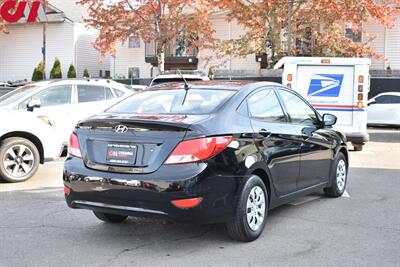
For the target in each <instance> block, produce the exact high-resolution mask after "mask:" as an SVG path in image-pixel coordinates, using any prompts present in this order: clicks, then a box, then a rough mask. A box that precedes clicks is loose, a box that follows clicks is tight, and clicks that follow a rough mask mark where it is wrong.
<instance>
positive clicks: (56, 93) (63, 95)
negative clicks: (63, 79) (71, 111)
mask: <svg viewBox="0 0 400 267" xmlns="http://www.w3.org/2000/svg"><path fill="white" fill-rule="evenodd" d="M71 88H72V87H71V86H70V85H59V86H54V87H50V88H48V89H45V90H43V91H41V92H40V93H38V94H36V95H34V96H33V97H32V99H39V100H40V104H41V106H42V107H49V106H56V105H67V104H71V93H72V89H71ZM25 102H26V103H25V106H22V107H21V105H20V107H19V108H26V104H27V102H29V100H27V101H25Z"/></svg>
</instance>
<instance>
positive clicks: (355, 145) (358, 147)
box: [353, 143, 364, 151]
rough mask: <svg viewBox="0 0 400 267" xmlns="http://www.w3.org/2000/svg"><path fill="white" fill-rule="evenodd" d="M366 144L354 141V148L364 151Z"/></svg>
mask: <svg viewBox="0 0 400 267" xmlns="http://www.w3.org/2000/svg"><path fill="white" fill-rule="evenodd" d="M363 147H364V144H358V143H353V150H354V151H362V150H363Z"/></svg>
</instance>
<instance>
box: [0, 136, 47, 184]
mask: <svg viewBox="0 0 400 267" xmlns="http://www.w3.org/2000/svg"><path fill="white" fill-rule="evenodd" d="M39 162H40V155H39V151H38V149H37V148H36V146H35V145H34V144H33V143H32V142H31V141H29V140H27V139H25V138H20V137H11V138H7V139H5V140H3V141H2V142H1V144H0V177H1V178H3V179H4V180H5V181H7V182H10V183H17V182H23V181H26V180H28V179H29V178H31V177H32V176H33V175H34V174H35V173H36V171H37V169H38V167H39Z"/></svg>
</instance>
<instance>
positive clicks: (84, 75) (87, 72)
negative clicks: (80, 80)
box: [83, 68, 90, 78]
mask: <svg viewBox="0 0 400 267" xmlns="http://www.w3.org/2000/svg"><path fill="white" fill-rule="evenodd" d="M83 77H84V78H90V73H89V70H88V69H87V68H86V69H85V70H84V71H83Z"/></svg>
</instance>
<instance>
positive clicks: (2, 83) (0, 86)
mask: <svg viewBox="0 0 400 267" xmlns="http://www.w3.org/2000/svg"><path fill="white" fill-rule="evenodd" d="M2 87H10V84H9V83H5V82H0V88H2Z"/></svg>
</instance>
